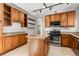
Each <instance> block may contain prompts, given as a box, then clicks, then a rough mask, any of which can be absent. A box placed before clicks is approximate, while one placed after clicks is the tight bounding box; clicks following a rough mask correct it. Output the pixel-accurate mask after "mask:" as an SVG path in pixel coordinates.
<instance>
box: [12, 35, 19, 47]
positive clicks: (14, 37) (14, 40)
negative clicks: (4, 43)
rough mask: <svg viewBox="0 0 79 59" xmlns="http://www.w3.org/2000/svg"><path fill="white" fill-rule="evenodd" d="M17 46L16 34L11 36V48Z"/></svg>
mask: <svg viewBox="0 0 79 59" xmlns="http://www.w3.org/2000/svg"><path fill="white" fill-rule="evenodd" d="M17 46H18V36H12V48H16V47H17Z"/></svg>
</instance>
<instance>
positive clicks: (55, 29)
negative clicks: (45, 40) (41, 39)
mask: <svg viewBox="0 0 79 59" xmlns="http://www.w3.org/2000/svg"><path fill="white" fill-rule="evenodd" d="M53 23H54V22H53ZM53 23H52V24H53ZM55 23H56V24H54V25H52V24H51V30H50V42H51V43H53V44H58V45H61V33H60V22H55ZM55 25H56V26H55Z"/></svg>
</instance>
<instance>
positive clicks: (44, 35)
mask: <svg viewBox="0 0 79 59" xmlns="http://www.w3.org/2000/svg"><path fill="white" fill-rule="evenodd" d="M48 36H49V35H48V34H43V35H41V34H36V35H30V36H27V37H28V38H29V39H31V38H33V39H43V40H44V39H45V38H47V37H48Z"/></svg>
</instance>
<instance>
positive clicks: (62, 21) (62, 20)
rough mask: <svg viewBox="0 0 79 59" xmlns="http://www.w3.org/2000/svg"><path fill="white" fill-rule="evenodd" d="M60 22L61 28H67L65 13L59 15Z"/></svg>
mask: <svg viewBox="0 0 79 59" xmlns="http://www.w3.org/2000/svg"><path fill="white" fill-rule="evenodd" d="M60 22H61V23H60V25H61V26H62V27H67V22H68V20H67V13H62V14H61V21H60Z"/></svg>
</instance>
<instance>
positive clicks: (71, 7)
mask: <svg viewBox="0 0 79 59" xmlns="http://www.w3.org/2000/svg"><path fill="white" fill-rule="evenodd" d="M14 4H15V5H17V6H18V7H20V8H22V9H24V10H25V11H27V12H28V13H30V14H31V15H33V16H35V17H37V18H39V19H40V18H43V17H44V16H45V15H50V14H54V13H55V12H54V11H57V13H60V12H66V11H71V10H76V9H77V8H78V7H79V3H69V4H68V5H67V4H66V3H64V4H61V5H57V6H54V7H52V10H50V9H49V8H47V9H43V10H42V12H41V13H40V12H39V11H37V12H36V13H33V11H34V10H37V9H40V8H45V6H44V5H43V3H14ZM45 4H46V6H47V7H48V6H51V5H55V4H58V3H45Z"/></svg>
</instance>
